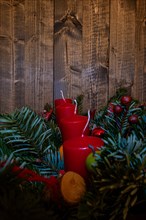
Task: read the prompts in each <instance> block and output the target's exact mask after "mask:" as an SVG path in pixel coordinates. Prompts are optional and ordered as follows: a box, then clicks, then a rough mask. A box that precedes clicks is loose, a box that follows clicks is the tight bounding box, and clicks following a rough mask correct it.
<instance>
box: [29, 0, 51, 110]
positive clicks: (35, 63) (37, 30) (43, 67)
mask: <svg viewBox="0 0 146 220" xmlns="http://www.w3.org/2000/svg"><path fill="white" fill-rule="evenodd" d="M25 7H26V13H25V16H26V18H25V28H26V30H25V31H26V36H25V39H26V45H25V90H26V91H27V93H26V95H25V103H26V104H27V105H29V106H31V107H32V108H33V109H35V110H36V111H41V110H42V109H43V106H44V105H45V103H47V102H48V103H51V102H53V92H52V91H53V22H54V21H53V12H54V5H53V1H52V0H49V1H48V0H42V1H41V0H38V1H36V0H32V1H29V0H26V1H25Z"/></svg>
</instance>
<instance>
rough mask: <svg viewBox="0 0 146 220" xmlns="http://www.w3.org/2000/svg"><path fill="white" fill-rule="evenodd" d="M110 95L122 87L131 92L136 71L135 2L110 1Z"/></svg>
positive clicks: (131, 0) (125, 0)
mask: <svg viewBox="0 0 146 220" xmlns="http://www.w3.org/2000/svg"><path fill="white" fill-rule="evenodd" d="M110 2H111V5H110V53H109V58H110V62H109V96H112V95H114V94H115V91H116V90H117V89H119V88H120V87H125V88H127V90H128V91H129V94H131V89H132V86H133V83H134V72H135V40H134V39H135V7H136V5H135V3H136V1H133V0H113V1H110Z"/></svg>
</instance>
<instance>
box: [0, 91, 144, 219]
mask: <svg viewBox="0 0 146 220" xmlns="http://www.w3.org/2000/svg"><path fill="white" fill-rule="evenodd" d="M61 95H62V97H61V98H59V99H55V100H54V103H53V106H52V105H50V104H48V103H47V104H45V106H44V111H43V112H42V113H36V112H35V111H33V110H32V109H30V108H28V107H25V106H24V107H23V108H21V109H17V110H15V111H14V112H12V113H11V114H0V197H1V199H0V216H1V217H2V219H9V218H10V217H11V218H12V217H14V218H15V219H19V218H21V219H26V218H29V219H48V218H51V219H62V220H63V219H82V220H90V219H93V220H94V219H95V220H96V219H97V220H98V219H101V220H106V219H108V220H114V219H123V220H124V219H125V220H126V219H135V217H136V218H137V216H139V214H140V215H141V218H142V217H143V216H145V205H146V109H145V103H140V102H139V101H138V100H135V99H134V98H133V97H131V96H129V95H128V94H127V91H126V90H125V89H120V90H118V91H117V92H116V94H115V95H114V96H113V97H111V98H110V99H109V101H108V103H107V105H106V106H105V107H103V108H102V109H101V110H99V111H97V110H96V111H95V112H94V114H93V113H92V117H91V111H90V110H88V112H87V113H86V114H82V112H81V111H80V104H81V103H80V101H79V99H78V97H77V98H76V99H75V100H73V99H71V98H64V95H63V92H62V91H61ZM14 201H15V202H14Z"/></svg>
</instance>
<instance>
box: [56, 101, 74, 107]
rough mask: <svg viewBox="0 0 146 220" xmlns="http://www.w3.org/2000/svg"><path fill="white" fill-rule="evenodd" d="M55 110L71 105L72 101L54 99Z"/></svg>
mask: <svg viewBox="0 0 146 220" xmlns="http://www.w3.org/2000/svg"><path fill="white" fill-rule="evenodd" d="M54 102H55V108H56V107H57V106H59V105H62V104H66V103H72V99H55V101H54Z"/></svg>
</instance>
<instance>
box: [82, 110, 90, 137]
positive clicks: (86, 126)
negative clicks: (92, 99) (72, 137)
mask: <svg viewBox="0 0 146 220" xmlns="http://www.w3.org/2000/svg"><path fill="white" fill-rule="evenodd" d="M89 121H90V110H88V120H87V123H86V124H85V127H84V129H83V133H82V137H83V136H84V132H85V130H86V128H87V126H88V124H89Z"/></svg>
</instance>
